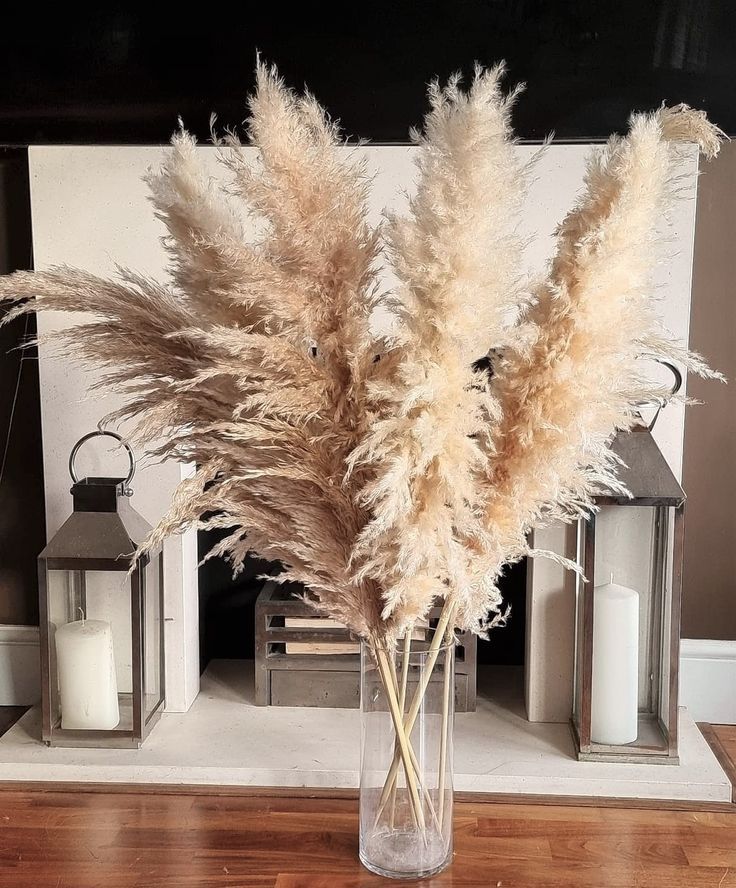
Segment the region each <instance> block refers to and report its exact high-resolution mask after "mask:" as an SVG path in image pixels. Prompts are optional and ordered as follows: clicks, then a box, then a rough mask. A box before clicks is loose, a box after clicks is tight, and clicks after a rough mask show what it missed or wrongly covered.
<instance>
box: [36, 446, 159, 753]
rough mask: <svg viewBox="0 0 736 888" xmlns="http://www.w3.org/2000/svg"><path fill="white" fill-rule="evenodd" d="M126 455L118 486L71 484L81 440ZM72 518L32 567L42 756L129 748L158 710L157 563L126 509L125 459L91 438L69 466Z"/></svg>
mask: <svg viewBox="0 0 736 888" xmlns="http://www.w3.org/2000/svg"><path fill="white" fill-rule="evenodd" d="M98 435H106V436H109V437H111V438H114V439H116V440H117V441H119V442H120V443H122V444H123V446H124V447H125V448H126V450H127V453H128V458H129V460H130V470H129V472H128V476H127V478H124V479H123V478H96V477H89V478H83V479H82V480H79V479H78V478H77V475H76V472H75V467H74V460H75V457H76V455H77V453H78V451H79V448H80V447H81V446H82V444H84V443H85V442H86V441H88V440H89V439H90V438H94V437H97V436H98ZM69 472H70V474H71V477H72V481H73V482H74V483H73V485H72V488H71V493H72V497H73V500H74V512H73V513H72V514H71V515H70V516H69V518H68V519H67V520H66V522H65V523H64V524H63V525H62V527H61V529H60V530H59V532H58V533H57V534H56V536H54V538H53V539H52V540H51V541H50V542H49V543H48V545H47V546H46V548H45V549H44V550H43V552H42V553H41V554H40V555H39V557H38V579H39V610H40V624H41V688H42V715H43V719H42V736H43V740H44V742H45V743H46V744H47V745H49V746H84V747H97V746H99V747H138V746H140V745H141V743H142V742H143V741H144V740H145V738H146V736H147V735H148V733H149V732H150V730H151V729H152V727H153V726H154V724H155V723H156V721H157V720H158V718H159V716H160V715H161V711H162V709H163V705H164V634H163V626H164V620H163V555H162V552H161V549H160V548H159V549H158V550H156V551H154V552H151V553H149V554H147V555H145V556H142V557H141V558H140V559H138V561H137V562H136V561H135V560H134V553H135V551H136V548H137V546H138V545H139V544H140V543H141V542H143V540H144V539H145V538H146V536H147V535H148V533H149V532H150V530H151V528H150V526H149V525H148V524H147V523H146V521H145V520H144V519H143V518H142V517H141V516H140V515H139V514H138V513H137V512H136V511H134V509H133V508H132V507H131V506H130V503H129V502H128V498H129V497H130V496H131V494H132V490H131V489H130V486H129V485H130V481H131V480H132V478H133V474H134V472H135V461H134V458H133V454H132V451H131V450H130V448H129V447H128V446H127V444H125V443H124V442H123V441H122V439H121V438H120V436H119V435H116V434H115V433H114V432H103V431H97V432H91V433H90V434H88V435H85V436H84V437H83V438H81V439H80V440H79V441H78V442H77V443H76V445H75V446H74V449H73V450H72V453H71V456H70V457H69Z"/></svg>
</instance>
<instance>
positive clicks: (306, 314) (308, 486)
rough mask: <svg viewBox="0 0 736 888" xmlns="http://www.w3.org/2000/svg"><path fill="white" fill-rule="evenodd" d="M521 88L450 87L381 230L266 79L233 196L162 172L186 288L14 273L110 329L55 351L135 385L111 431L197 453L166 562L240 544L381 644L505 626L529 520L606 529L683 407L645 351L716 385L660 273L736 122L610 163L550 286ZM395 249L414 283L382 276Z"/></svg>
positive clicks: (331, 134) (659, 124)
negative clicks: (601, 504)
mask: <svg viewBox="0 0 736 888" xmlns="http://www.w3.org/2000/svg"><path fill="white" fill-rule="evenodd" d="M502 76H503V67H502V66H498V67H496V68H493V69H491V70H483V69H480V68H478V69H477V70H476V72H475V75H474V77H473V79H472V83H471V84H470V87H469V88H468V90H467V91H464V90H463V89H462V88H461V85H460V80H459V78H458V77H455V78H452V79H451V81H450V83H449V84H448V85H447V86H446V87H444V88H441V87H440V86H439V85H438V84H436V83H435V84H433V85H432V86H431V87H430V91H429V103H430V110H429V113H428V115H427V117H426V119H425V122H424V128H423V131H422V132H421V133H416V134H414V138H415V141H416V143H417V146H418V150H417V171H418V183H417V191H416V195H415V197H414V198H413V199H412V201H411V203H410V206H409V211H408V214H407V215H405V216H400V217H395V216H394V217H389V218H388V219H387V221H386V223H385V230H382V229H381V228H380V227H379V228H376V227H373V226H371V224H370V223H369V222H368V210H367V197H368V193H369V188H370V180H369V178H368V176H367V174H366V171H365V168H364V167H363V166H362V164H361V163H360V162H359V160H358V159H357V158H356V156H355V155H354V154H353V153H350V152H342V151H339V150H338V148H339V147H340V145H341V137H340V134H339V132H338V129H337V127H336V126H335V124H334V123H333V122H331V121H330V119H329V118H328V116H327V115H326V113H325V112H324V111H323V109H322V108H321V107H320V106H319V105H318V103H317V102H316V100H315V99H314V98H313V97H312V96H310V95H308V94H306V95H303V96H302V95H297V94H295V93H293V92H292V91H290V90H288V89H287V88H286V87H285V86H284V84H283V82H282V81H281V79H280V78H279V77H278V75H277V73H276V71H275V69H273V68H267V67H266V66H265V65H263V64H260V63H259V65H258V69H257V89H256V92H255V94H254V96H253V97H252V98H251V99H250V118H249V122H248V132H247V135H248V139H249V141H250V143H251V144H252V145H254V146H255V147H256V148H257V149H258V152H259V161H258V164H257V165H256V166H253V165H252V164H250V163H249V162H248V161H247V160H246V157H245V155H244V153H243V151H242V148H241V146H240V142H239V141H238V139H237V137H236V136H235V135H229V136H228V137H227V138H225V139H224V140H223V141H222V143H221V145H220V147H221V151H220V154H219V159H220V162H221V164H222V165H223V166H224V167H225V168H226V170H227V172H228V174H229V183H228V184H227V186H226V187H223V186H220V185H219V184H217V183H215V182H214V181H213V180H212V179H211V178H210V177H209V176H208V175H207V173H206V172H205V171H204V170H203V168H202V166H201V163H200V160H199V158H198V155H197V152H196V145H195V141H194V139H193V138H192V137H191V136H189V135H188V134H187V133H186V132H185V131H184V130H182V131H181V132H179V133H177V134H176V135H175V136H174V138H173V140H172V148H171V150H170V151H169V152H168V154H167V155H166V157H165V158H164V160H163V163H162V165H161V168H160V170H159V171H158V172H155V173H152V174H151V175H149V176H148V178H147V182H148V185H149V188H150V191H151V200H152V202H153V205H154V210H155V212H156V215H157V216H158V218H159V219H160V220H161V221H162V222H163V224H164V225H165V226H166V229H167V231H168V234H167V237H166V238H165V246H166V250H167V252H168V257H169V280H168V281H167V282H166V283H159V282H156V281H152V280H149V279H147V278H143V277H140V276H139V275H136V274H135V273H134V272H131V271H128V270H126V269H120V270H119V274H118V277H117V278H116V279H115V280H106V279H103V278H99V277H96V276H94V275H91V274H89V273H87V272H86V271H83V270H79V269H71V268H63V267H62V268H55V269H52V270H50V271H46V272H19V273H16V274H13V275H11V276H8V277H5V278H2V279H0V300H3V301H4V302H5V303H7V304H9V305H11V307H10V308H9V311H8V312H7V314H6V315H5V318H4V321H5V322H7V321H8V320H10V319H12V318H13V317H15V316H16V315H18V314H23V313H25V312H29V311H34V310H43V309H51V310H57V311H67V312H85V313H89V314H91V315H93V320H91V321H88V322H84V323H79V324H77V325H76V326H75V327H73V328H71V329H70V330H66V331H64V332H63V333H61V334H59V335H60V337H61V342H62V344H63V347H64V348H65V349H66V351H67V353H68V354H69V356H70V357H73V358H74V359H77V360H81V361H83V362H87V363H89V364H91V365H95V366H97V367H101V368H102V369H103V370H104V371H105V373H104V375H103V376H102V378H101V382H100V385H102V386H104V387H106V388H108V389H111V390H114V391H117V392H119V393H122V394H123V395H124V396H125V399H126V403H125V406H124V407H123V408H122V409H121V410H120V411H118V412H117V414H116V415H115V417H114V419H116V420H119V421H122V420H132V421H133V424H132V425H133V431H132V432H131V438H132V439H133V440H134V441H136V442H138V443H140V444H143V445H144V446H147V447H148V448H149V452H152V453H153V454H154V455H155V456H156V457H159V458H166V459H176V460H182V461H186V462H191V463H195V464H196V466H197V469H196V473H195V474H194V476H193V477H190V478H188V479H187V480H185V481H183V482H182V484H181V485H180V486H179V488H178V490H177V492H176V494H175V496H174V498H173V502H172V504H171V508H170V510H169V512H168V514H167V515H166V516H165V517H164V518H163V520H162V521H161V522H160V523H159V525H158V526H157V527H156V529H155V530H154V532H153V535H152V537H151V538H150V539H149V540H148V541H147V542H146V544H145V545H146V547H150V546H152V545H155V544H156V543H157V542H158V541H160V540H162V539H164V538H165V537H167V536H168V535H169V534H171V533H175V532H179V531H181V530H183V529H184V528H187V527H200V528H204V527H210V528H212V527H215V528H221V529H226V531H227V533H226V535H225V538H224V539H223V541H222V542H221V543H219V544H218V545H217V546H216V547H215V549H214V550H213V551H212V552H211V553H210V554H211V555H217V556H224V557H227V558H228V559H229V560H230V561H231V563H232V566H233V569H234V570H235V572H237V571H238V570H240V569H241V568H242V565H243V561H244V559H245V558H246V556H247V555H248V553H249V552H253V553H255V554H257V555H259V556H260V557H263V558H268V559H274V560H279V561H281V562H282V563H283V564H284V565H285V571H284V573H283V574H281V577H280V579H282V580H295V581H297V582H300V583H303V584H304V585H305V586H306V587H307V588H308V589H309V590H310V593H311V597H312V599H313V601H314V603H315V606H316V607H317V608H318V609H319V610H321V611H323V612H325V613H328V614H330V615H331V616H333V617H335V618H337V619H339V620H341V621H343V622H345V623H346V624H347V625H348V626H349V627H350V628H351V629H352V630H353V631H354V632H356V633H357V634H359V635H361V636H363V637H365V638H367V639H369V640H372V641H373V642H374V644H376V645H382V644H383V643H384V642H385V641H387V640H391V639H392V638H394V637H396V636H397V635H400V634H402V633H403V632H404V630H405V628H406V627H407V626H408V625H410V624H411V623H413V622H414V621H415V620H416V619H418V618H421V617H424V616H426V614H427V612H428V610H429V608H430V607H431V606H432V604H433V603H434V602H435V601H436V600H437V599H444V600H445V601H446V602H447V604H448V608H447V609H446V614H445V619H446V621H447V622H448V624H449V625H450V626H452V625H458V626H462V627H464V628H470V629H473V630H474V631H476V632H483V631H484V630H485V629H486V628H487V626H488V625H489V622H493V620H494V618H498V616H499V615H500V612H501V600H500V595H499V592H498V590H497V587H496V580H497V578H498V576H499V574H500V572H501V570H502V568H503V566H504V564H506V563H508V562H509V561H513V560H516V559H518V558H520V557H522V556H523V555H525V554H528V548H527V544H526V535H527V532H528V530H529V529H530V528H532V527H533V526H535V525H538V524H540V523H542V522H547V521H549V520H552V519H562V520H572V519H574V518H576V517H577V516H579V515H581V514H584V513H585V512H586V511H587V510H588V509H590V507H591V497H592V496H593V495H594V494H595V492H596V491H597V490H599V489H600V488H601V486H604V485H607V486H610V485H615V484H616V478H615V466H614V465H613V463H612V458H611V455H610V451H609V450H608V446H607V445H608V443H609V441H610V439H611V437H612V435H613V434H614V433H615V431H616V429H625V428H628V427H629V426H630V425H631V423H632V421H633V418H634V411H635V406H636V405H637V404H638V403H639V402H641V401H642V400H647V399H649V398H651V397H653V396H654V395H657V394H659V392H657V391H656V390H654V389H653V388H652V386H651V384H650V383H649V382H648V381H647V380H646V379H645V377H644V376H643V375H642V374H641V360H640V359H641V358H642V357H647V356H656V357H663V356H664V357H669V358H672V359H673V360H676V361H678V362H680V363H684V364H685V365H686V366H687V367H688V368H689V369H691V370H692V371H694V372H696V373H701V374H707V373H708V372H709V371H708V370H707V368H706V367H705V365H704V363H703V362H702V361H701V360H700V359H698V358H697V356H693V355H690V354H689V353H688V352H687V351H686V350H685V349H684V348H683V346H681V345H679V344H677V343H674V342H672V341H671V340H670V338H669V337H668V336H667V335H666V333H663V332H662V330H661V329H660V326H659V321H658V318H657V315H656V312H655V310H654V307H653V303H652V300H651V296H650V286H649V276H650V273H651V267H652V265H653V263H654V262H655V261H656V258H657V254H656V244H655V243H654V237H653V231H654V230H655V222H656V220H657V218H658V217H659V215H660V213H661V212H662V210H663V208H664V207H665V206H666V204H667V202H668V201H671V200H672V199H673V195H672V189H671V187H670V186H671V181H672V169H673V147H672V146H673V143H674V142H678V141H694V142H696V143H697V144H698V145H699V146H700V149H701V150H702V151H703V153H704V154H705V155H706V156H708V157H712V156H714V155H715V154H716V153H717V152H718V148H719V144H720V138H721V135H722V134H721V133H720V131H719V130H718V129H717V128H716V127H714V126H713V125H712V124H710V123H709V122H708V121H707V119H706V118H705V115H704V114H702V112H697V111H693V110H692V109H689V108H687V107H686V106H682V105H681V106H678V107H676V108H664V107H663V108H660V109H659V110H658V111H655V112H654V113H652V114H639V115H635V116H634V117H633V118H632V120H631V126H630V130H629V133H628V134H627V135H626V136H625V137H623V138H619V137H614V138H612V139H611V140H610V141H609V143H608V144H607V145H606V146H605V148H603V149H594V150H593V152H592V154H591V158H590V161H589V165H588V172H587V176H586V181H585V187H584V191H583V194H582V195H581V197H580V199H579V201H578V203H577V205H576V207H575V208H574V209H573V210H572V211H571V213H570V214H569V215H568V217H567V218H566V219H565V220H564V222H563V223H562V225H561V226H560V228H559V231H558V234H557V251H556V255H555V257H554V259H553V261H552V263H551V265H550V268H549V270H548V273H547V275H546V277H545V279H544V280H543V281H542V283H541V284H538V285H535V286H534V287H532V285H531V284H530V283H529V282H528V281H526V280H523V279H522V276H521V273H520V253H521V246H522V245H521V244H520V242H519V238H518V235H517V234H516V227H517V222H518V219H519V215H520V212H521V206H522V202H523V198H524V193H525V187H526V183H527V181H528V169H527V168H525V167H524V166H523V165H522V164H521V163H520V161H519V159H518V154H517V152H515V151H514V139H513V133H512V131H511V125H510V111H511V107H512V104H513V101H514V99H515V97H516V91H513V92H512V93H510V94H505V93H504V91H503V89H502V86H501V82H502ZM243 205H244V206H245V208H246V210H247V213H248V214H250V215H251V216H255V217H256V218H258V219H259V220H260V223H261V224H259V230H261V231H262V232H263V234H262V235H261V236H260V237H259V239H258V240H256V241H252V240H249V239H248V237H247V236H246V232H245V230H244V228H243V225H242V222H241V221H240V220H241V218H242V215H243V213H242V209H243ZM382 254H384V255H385V256H386V257H387V258H388V259H389V261H390V262H391V264H392V266H393V269H394V271H395V273H396V276H397V278H398V281H399V285H398V288H397V289H396V290H395V292H383V291H382V290H381V288H380V286H379V282H378V276H377V264H378V259H379V257H380V256H381V255H382ZM530 289H531V290H532V291H533V292H532V296H533V298H531V299H530V297H529V293H530ZM13 304H14V305H13ZM379 305H380V306H382V307H383V308H384V309H385V310H386V311H388V312H390V313H391V315H392V316H393V319H394V329H395V331H396V332H395V335H394V337H393V338H392V339H391V341H388V342H386V341H383V340H380V339H377V338H376V337H375V336H374V334H373V333H372V332H371V327H370V323H369V319H370V315H371V313H372V312H373V310H374V309H375V308H376V307H377V306H379ZM487 354H495V355H499V354H500V358H497V360H496V361H495V363H494V371H495V372H494V376H493V380H492V381H491V380H490V379H489V377H488V375H487V374H486V373H485V372H483V371H481V370H478V369H474V368H475V367H477V364H476V363H475V362H476V360H477V359H478V358H480V357H481V356H483V355H487ZM377 357H380V359H377ZM593 357H594V358H595V359H594V360H593ZM614 369H615V372H613V371H614ZM161 441H163V443H160V442H161ZM203 516H207V517H203Z"/></svg>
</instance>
